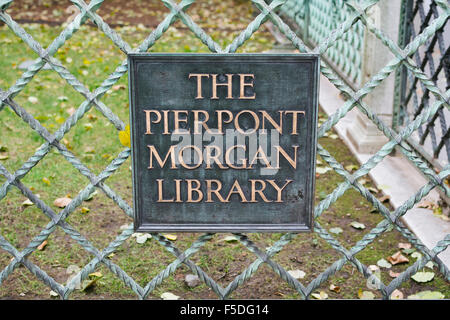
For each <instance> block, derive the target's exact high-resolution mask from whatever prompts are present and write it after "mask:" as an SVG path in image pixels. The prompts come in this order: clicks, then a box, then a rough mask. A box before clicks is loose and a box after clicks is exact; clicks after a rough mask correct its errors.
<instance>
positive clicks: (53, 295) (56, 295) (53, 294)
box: [50, 290, 59, 297]
mask: <svg viewBox="0 0 450 320" xmlns="http://www.w3.org/2000/svg"><path fill="white" fill-rule="evenodd" d="M50 297H59V294H57V293H56V292H55V291H53V290H50Z"/></svg>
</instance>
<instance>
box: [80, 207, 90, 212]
mask: <svg viewBox="0 0 450 320" xmlns="http://www.w3.org/2000/svg"><path fill="white" fill-rule="evenodd" d="M89 211H91V210H90V209H89V208H86V207H82V208H81V213H88V212H89Z"/></svg>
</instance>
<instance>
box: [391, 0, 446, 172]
mask: <svg viewBox="0 0 450 320" xmlns="http://www.w3.org/2000/svg"><path fill="white" fill-rule="evenodd" d="M440 13H441V8H440V7H439V6H438V5H437V4H436V3H435V2H433V1H423V0H420V1H418V0H408V1H404V5H403V10H402V22H401V25H400V37H399V45H400V47H402V48H403V47H405V46H406V45H407V44H408V43H409V42H410V41H411V40H412V39H414V38H415V37H416V36H417V34H419V33H421V32H422V31H423V30H424V29H425V28H426V27H427V26H428V24H429V23H430V22H431V21H432V20H433V19H435V18H437V17H439V15H440ZM412 59H413V60H414V62H415V63H416V65H417V66H418V67H419V68H420V69H421V70H422V72H423V73H424V74H426V75H427V77H428V78H429V79H430V80H431V81H433V82H434V84H435V86H437V87H438V88H439V89H440V90H442V91H445V90H448V89H450V23H448V19H447V20H446V22H445V23H444V24H443V25H442V27H441V28H440V29H439V30H437V31H436V33H435V34H434V35H433V36H432V37H430V38H429V39H428V40H427V41H426V42H425V44H424V46H422V47H421V48H419V50H416V51H415V52H414V54H413V55H412ZM398 77H399V82H398V88H397V94H398V97H397V99H398V102H397V103H396V104H395V106H394V107H395V118H394V128H395V129H396V130H400V129H401V128H404V127H405V126H407V125H408V124H409V123H410V122H411V121H413V120H414V119H415V118H416V117H417V116H418V115H419V114H420V113H421V112H422V110H424V108H426V107H427V106H429V105H431V104H433V103H434V102H435V101H436V100H435V96H434V95H433V94H432V93H431V92H430V90H428V89H427V88H426V87H425V86H424V85H423V84H422V82H420V81H418V79H417V78H416V77H415V76H414V74H413V73H412V72H411V71H410V70H408V68H406V67H402V68H401V69H399V74H398ZM449 121H450V111H449V110H448V109H447V108H445V106H442V107H441V108H440V109H439V110H438V112H436V114H434V115H433V117H431V118H430V120H429V121H427V122H426V123H424V124H423V125H422V126H420V127H419V128H418V129H417V131H416V132H414V133H413V134H412V135H411V137H409V138H408V142H409V143H410V144H411V145H412V146H414V148H416V149H417V151H418V152H419V153H420V154H422V155H423V156H424V158H425V159H426V160H428V161H429V162H430V163H431V164H432V165H434V166H436V167H437V168H439V169H442V168H443V167H444V166H445V164H446V163H448V161H449V160H450V139H449V138H450V126H449V125H448V123H449Z"/></svg>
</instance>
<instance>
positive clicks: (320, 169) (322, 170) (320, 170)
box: [316, 167, 333, 174]
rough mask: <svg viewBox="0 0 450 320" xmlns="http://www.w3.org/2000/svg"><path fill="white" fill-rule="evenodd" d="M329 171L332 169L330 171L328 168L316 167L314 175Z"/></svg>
mask: <svg viewBox="0 0 450 320" xmlns="http://www.w3.org/2000/svg"><path fill="white" fill-rule="evenodd" d="M330 170H333V169H331V168H330V167H316V173H318V174H324V173H327V172H328V171H330Z"/></svg>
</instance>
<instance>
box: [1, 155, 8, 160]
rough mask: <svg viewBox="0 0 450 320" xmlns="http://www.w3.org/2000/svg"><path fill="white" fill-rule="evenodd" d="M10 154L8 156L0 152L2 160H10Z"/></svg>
mask: <svg viewBox="0 0 450 320" xmlns="http://www.w3.org/2000/svg"><path fill="white" fill-rule="evenodd" d="M8 159H9V156H7V155H6V154H0V160H8Z"/></svg>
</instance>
